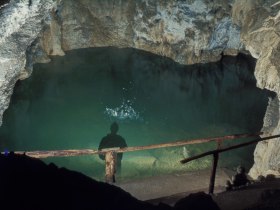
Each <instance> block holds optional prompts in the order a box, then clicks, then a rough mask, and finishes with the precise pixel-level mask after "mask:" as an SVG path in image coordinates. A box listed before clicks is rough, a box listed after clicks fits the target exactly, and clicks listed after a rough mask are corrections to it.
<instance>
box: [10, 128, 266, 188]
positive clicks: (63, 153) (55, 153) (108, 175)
mask: <svg viewBox="0 0 280 210" xmlns="http://www.w3.org/2000/svg"><path fill="white" fill-rule="evenodd" d="M261 134H262V132H259V133H254V134H235V135H228V136H220V137H213V138H202V139H194V140H179V141H173V142H168V143H162V144H153V145H147V146H135V147H125V148H108V149H103V150H94V149H79V150H50V151H30V152H24V151H16V152H15V153H16V154H25V155H27V156H30V157H34V158H48V157H70V156H81V155H96V154H105V181H106V182H109V183H112V182H115V173H116V162H117V155H116V154H117V153H124V152H133V151H140V150H149V149H158V148H166V147H177V146H184V145H192V144H201V143H207V142H216V143H217V149H218V150H219V149H221V144H222V142H223V141H224V140H234V139H239V138H248V137H256V136H259V135H261ZM218 150H215V151H218ZM215 153H217V152H215ZM210 154H212V153H209V154H206V155H210ZM196 157H197V156H196ZM197 158H200V157H197ZM191 160H192V159H185V160H182V161H181V162H182V163H185V162H188V161H191ZM216 160H217V158H214V163H215V161H216ZM215 168H216V167H215ZM212 174H213V172H212ZM211 179H212V178H211ZM214 182H215V174H214ZM210 183H213V181H211V182H210ZM211 189H212V187H211Z"/></svg>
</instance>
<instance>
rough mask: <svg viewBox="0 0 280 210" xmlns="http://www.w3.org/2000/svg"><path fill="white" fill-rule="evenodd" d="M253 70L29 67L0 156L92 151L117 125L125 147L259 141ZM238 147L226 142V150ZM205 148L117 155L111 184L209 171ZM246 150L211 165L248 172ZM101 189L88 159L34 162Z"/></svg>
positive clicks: (96, 56) (91, 56)
mask: <svg viewBox="0 0 280 210" xmlns="http://www.w3.org/2000/svg"><path fill="white" fill-rule="evenodd" d="M254 67H255V60H254V59H252V58H251V57H249V56H246V55H242V54H240V55H238V56H236V57H230V56H223V58H222V60H221V61H219V62H215V63H207V64H196V65H182V64H178V63H176V62H174V61H172V60H171V59H169V58H166V57H163V56H159V55H154V54H151V53H148V52H144V51H140V50H135V49H118V48H113V47H106V48H87V49H79V50H72V51H69V52H66V55H65V56H63V57H59V56H54V57H51V62H49V63H46V64H35V65H34V66H33V73H32V75H31V76H30V77H29V78H28V79H26V80H23V81H18V82H17V84H16V86H15V89H14V93H13V95H12V98H11V102H10V106H9V108H8V109H7V110H6V112H5V114H4V118H3V125H2V127H1V128H0V138H1V142H0V146H1V149H2V151H3V150H8V151H33V150H62V149H97V148H98V145H99V142H100V141H101V139H102V138H103V137H104V136H106V135H107V134H108V133H109V132H110V125H111V124H112V123H113V122H117V123H118V125H119V132H118V134H119V135H121V136H122V137H123V138H124V139H125V140H126V143H127V145H128V146H144V145H150V144H157V143H164V142H172V141H177V140H183V139H190V140H191V139H196V138H206V137H216V136H223V135H231V134H238V133H254V132H257V131H260V129H261V128H262V124H263V118H264V113H265V110H266V107H267V103H268V98H269V93H268V92H267V91H265V90H261V89H259V88H257V87H256V80H255V77H254ZM242 141H243V140H242V139H241V140H238V141H226V142H225V145H226V146H229V145H232V144H234V143H236V142H242ZM215 147H216V145H215V144H212V143H207V144H200V145H191V146H189V145H188V146H184V147H174V148H163V149H155V150H146V151H138V152H128V153H125V154H124V155H123V160H122V170H121V173H119V174H117V177H118V179H119V180H127V179H132V178H141V177H145V176H154V175H157V174H167V173H182V172H186V171H189V170H200V169H205V168H209V167H210V166H211V157H206V158H203V159H200V160H197V161H193V162H191V163H189V164H185V165H181V164H180V163H179V161H180V160H181V159H183V158H185V157H189V156H192V155H196V154H199V153H201V152H206V151H208V150H210V149H214V148H215ZM254 147H255V146H254V145H253V146H249V147H245V148H242V149H238V150H235V151H231V152H227V153H225V154H222V155H221V161H220V162H219V163H220V166H221V167H228V168H234V167H236V166H237V165H240V164H242V165H244V166H246V168H247V169H249V168H250V167H251V166H252V164H253V151H254ZM44 161H46V162H47V163H50V162H54V163H55V164H57V165H58V166H60V167H67V168H69V169H73V170H77V171H80V172H82V173H84V174H86V175H88V176H90V177H93V178H95V179H97V180H104V167H105V166H104V161H102V160H101V159H100V158H99V157H98V155H91V156H81V157H60V158H59V157H58V158H47V159H44Z"/></svg>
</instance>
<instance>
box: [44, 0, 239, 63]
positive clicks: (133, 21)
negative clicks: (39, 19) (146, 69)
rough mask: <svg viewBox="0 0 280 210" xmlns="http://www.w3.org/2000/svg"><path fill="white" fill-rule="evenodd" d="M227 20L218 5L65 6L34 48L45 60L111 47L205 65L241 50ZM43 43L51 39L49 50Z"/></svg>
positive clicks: (92, 0)
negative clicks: (37, 46)
mask: <svg viewBox="0 0 280 210" xmlns="http://www.w3.org/2000/svg"><path fill="white" fill-rule="evenodd" d="M81 14H82V15H81ZM230 16H231V1H222V0H214V1H210V0H195V1H194V0H188V1H164V0H160V1H154V0H145V1H144V0H142V1H134V0H115V1H111V0H104V1H98V0H79V1H76V0H67V1H63V2H62V3H61V5H60V7H59V8H58V10H57V11H56V12H54V13H52V17H53V18H52V23H51V24H50V27H49V28H48V29H47V30H46V31H45V32H44V35H43V37H42V39H41V40H40V45H41V48H42V49H43V50H44V51H45V52H46V53H47V54H51V55H55V54H58V55H61V54H63V53H62V51H67V50H72V49H78V48H86V47H102V46H116V47H133V48H137V49H142V50H146V51H149V52H152V53H155V54H158V55H163V56H166V57H170V58H172V59H173V60H175V61H177V62H179V63H184V64H192V63H198V62H211V61H217V60H219V59H220V58H221V54H222V53H225V54H233V55H236V54H237V53H238V51H240V50H242V49H243V45H242V44H241V42H240V39H239V37H240V30H239V27H238V26H237V25H235V24H233V23H232V20H231V18H230ZM49 37H53V38H54V40H51V44H50V40H49V39H50V38H49ZM50 45H51V46H50Z"/></svg>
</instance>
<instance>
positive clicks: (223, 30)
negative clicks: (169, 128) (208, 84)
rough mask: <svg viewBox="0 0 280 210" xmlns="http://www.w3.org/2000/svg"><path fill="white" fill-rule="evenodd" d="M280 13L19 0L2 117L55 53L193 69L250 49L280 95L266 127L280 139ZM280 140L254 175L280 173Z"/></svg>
mask: <svg viewBox="0 0 280 210" xmlns="http://www.w3.org/2000/svg"><path fill="white" fill-rule="evenodd" d="M279 8H280V3H279V2H278V1H276V0H266V1H265V0H186V1H163V0H159V1H154V0H145V1H144V0H141V1H140V0H139V1H133V0H115V1H109V0H104V1H98V0H64V1H63V0H56V1H53V0H44V1H43V0H32V1H27V0H25V1H15V0H11V1H10V3H9V4H7V5H4V7H2V8H1V14H0V34H1V37H0V65H1V71H0V119H2V115H3V112H4V110H5V109H7V107H8V104H9V98H10V96H11V94H12V90H13V87H14V84H15V82H16V81H17V80H18V79H24V78H26V77H28V76H29V75H30V73H31V71H32V65H33V63H36V62H48V61H49V58H48V55H64V52H65V51H67V50H72V49H78V48H87V47H101V46H102V47H103V46H115V47H132V48H137V49H142V50H146V51H149V52H152V53H155V54H159V55H163V56H166V57H170V58H172V59H173V60H175V61H177V62H179V63H182V64H193V63H206V62H212V61H217V60H219V59H220V58H221V55H222V54H228V55H236V54H237V53H239V52H246V50H248V51H249V52H250V53H251V55H252V56H254V57H255V58H257V59H258V62H257V66H256V72H255V75H256V78H257V82H258V86H259V87H260V88H265V89H268V90H271V91H273V92H275V93H276V95H277V96H275V97H273V98H271V99H270V104H269V106H268V110H267V114H266V116H265V122H264V129H265V130H266V131H268V130H269V132H270V133H271V134H274V133H278V132H277V131H278V130H279V129H278V128H279V127H280V124H279V120H278V118H279V94H278V93H279V91H280V81H279V80H280V79H279V76H278V69H279V68H280V67H279V65H278V64H279V62H280V61H279V59H278V58H279V53H280V43H279V40H280V39H279V30H280V23H279V18H280V13H279ZM0 124H1V121H0ZM277 142H279V141H278V140H270V141H269V142H264V143H260V144H258V146H257V149H256V152H255V162H256V163H255V165H254V167H253V169H252V170H251V175H252V176H253V177H256V176H257V175H260V174H265V173H267V171H270V173H271V171H272V172H273V173H274V174H277V173H279V170H280V165H279V162H280V154H279V152H278V151H279V149H280V143H277Z"/></svg>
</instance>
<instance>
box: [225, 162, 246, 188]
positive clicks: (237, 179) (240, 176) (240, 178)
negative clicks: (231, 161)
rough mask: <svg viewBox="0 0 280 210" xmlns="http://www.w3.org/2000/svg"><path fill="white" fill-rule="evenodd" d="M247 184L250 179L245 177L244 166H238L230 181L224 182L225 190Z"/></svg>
mask: <svg viewBox="0 0 280 210" xmlns="http://www.w3.org/2000/svg"><path fill="white" fill-rule="evenodd" d="M248 184H250V180H249V179H248V178H247V175H246V173H245V168H244V167H243V166H238V167H237V169H236V174H235V175H234V176H233V177H232V179H231V181H229V180H228V181H227V182H226V190H235V189H238V188H240V187H243V186H246V185H248Z"/></svg>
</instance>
